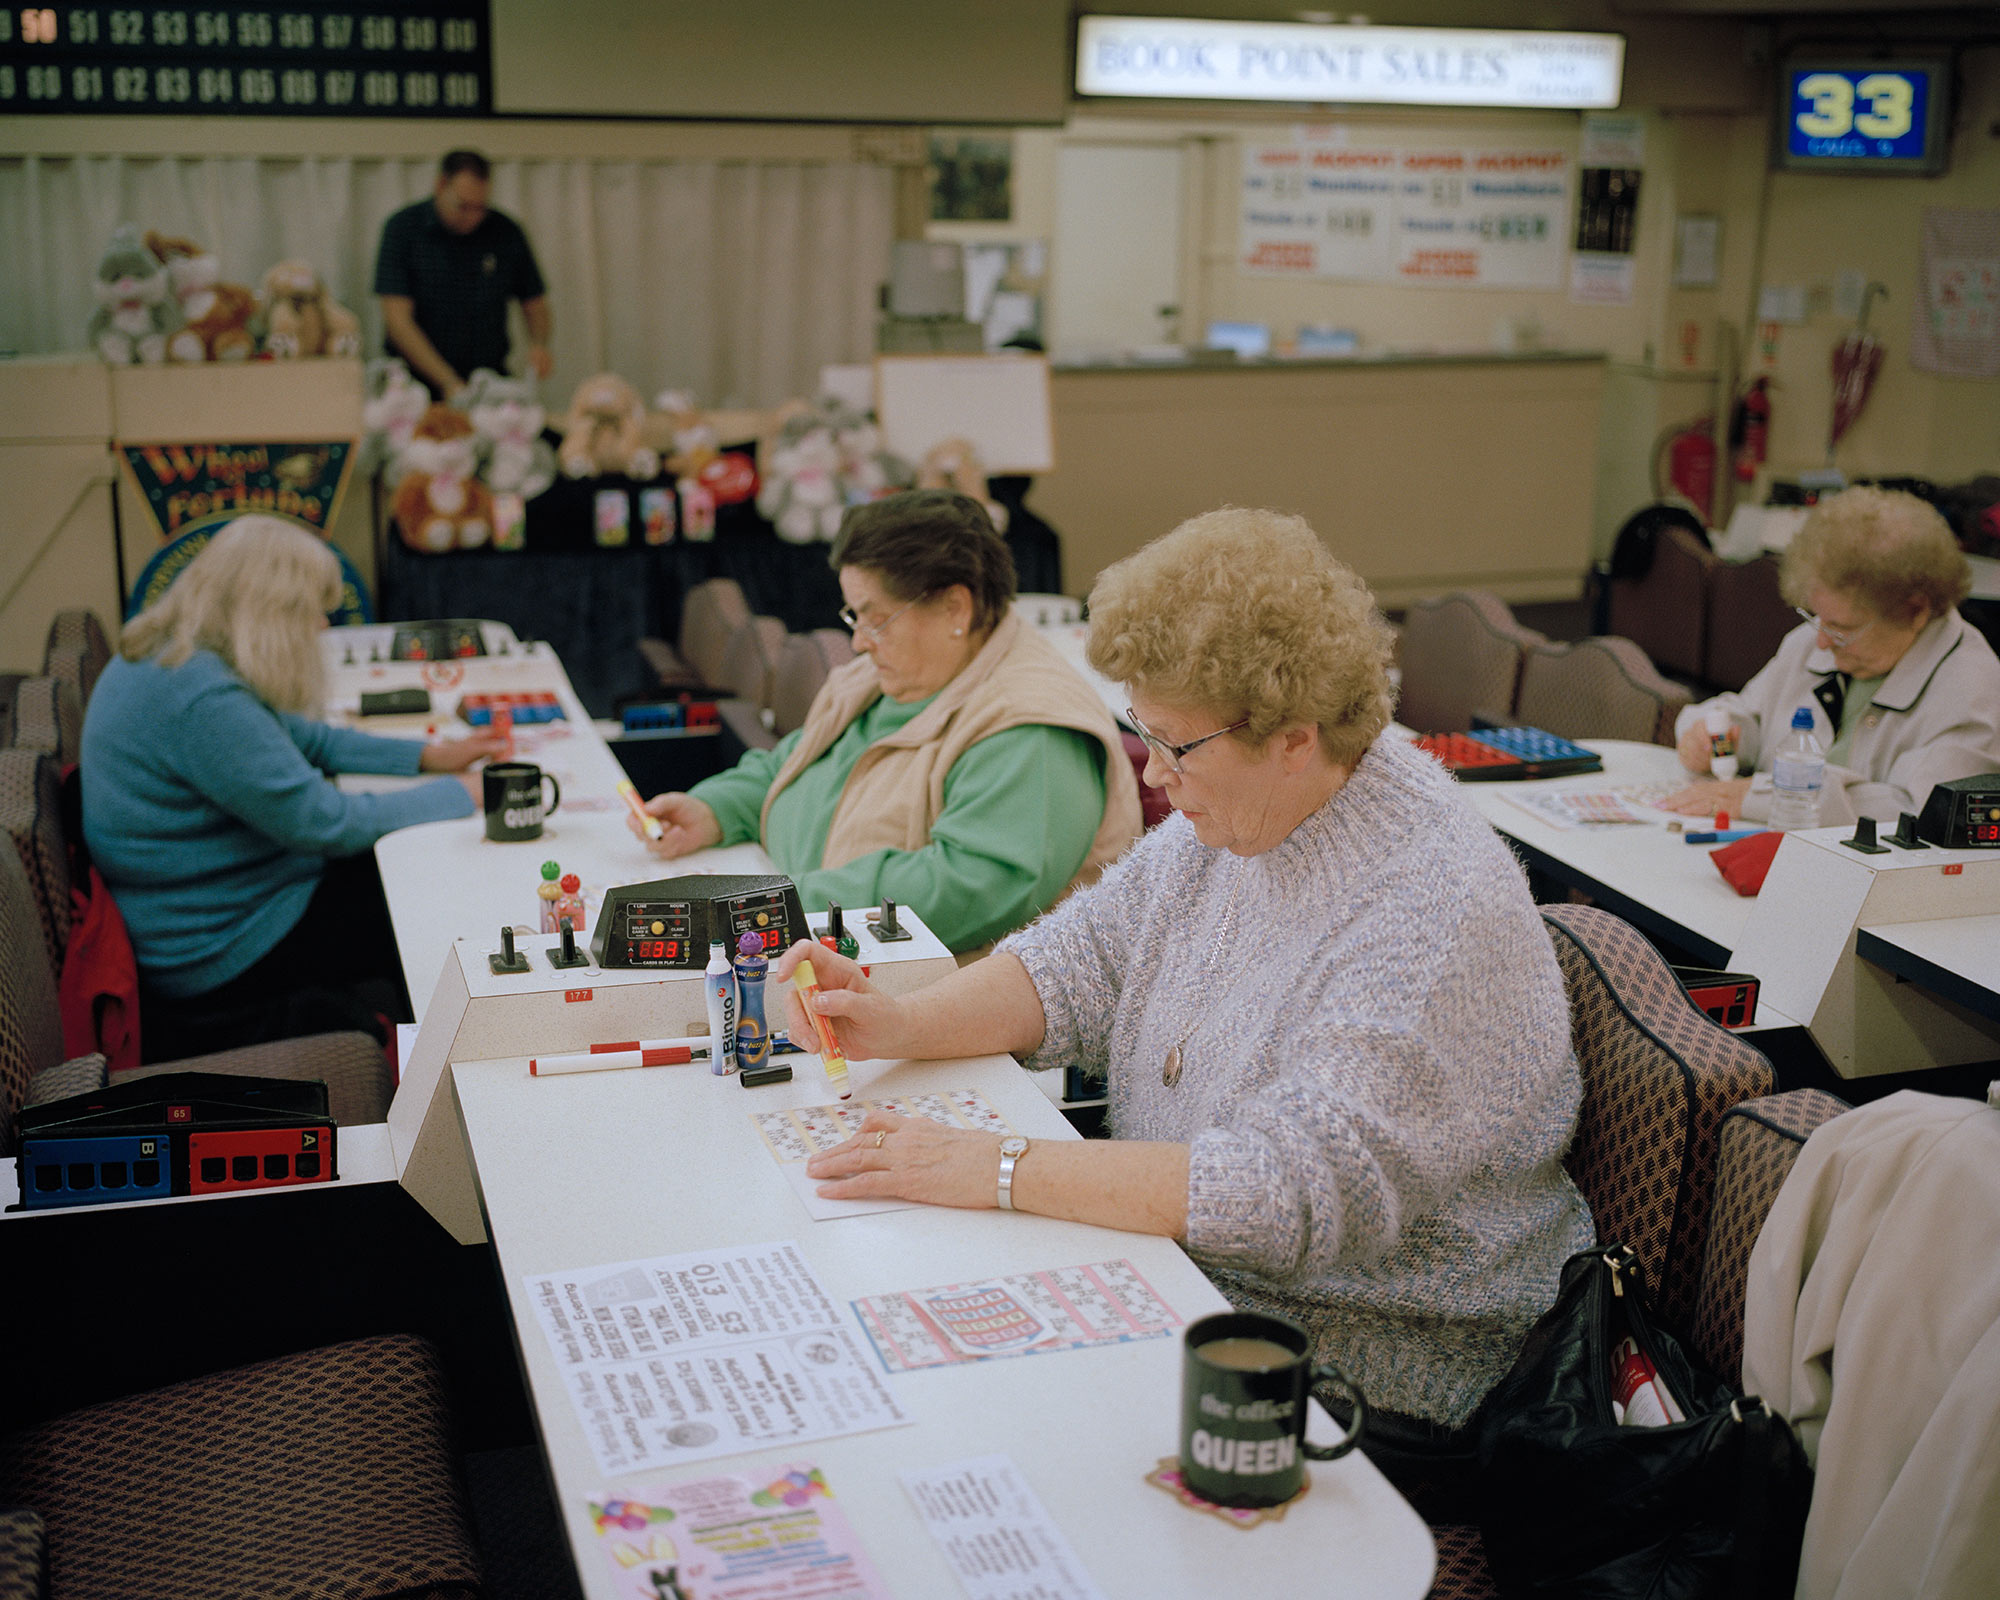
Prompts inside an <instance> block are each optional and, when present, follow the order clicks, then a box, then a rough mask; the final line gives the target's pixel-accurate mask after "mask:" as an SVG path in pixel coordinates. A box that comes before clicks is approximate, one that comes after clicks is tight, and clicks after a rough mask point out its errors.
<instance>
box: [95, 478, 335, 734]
mask: <svg viewBox="0 0 2000 1600" xmlns="http://www.w3.org/2000/svg"><path fill="white" fill-rule="evenodd" d="M339 604H340V562H339V560H338V559H337V558H336V557H335V556H334V553H333V552H332V551H331V550H329V549H328V548H327V547H326V545H325V543H324V542H323V541H322V540H320V539H319V538H318V537H317V536H315V535H313V534H310V533H308V532H306V530H305V529H303V528H301V527H299V526H297V525H296V524H294V523H291V522H288V521H286V520H284V519H283V518H281V517H263V516H248V517H238V518H237V519H236V520H235V521H234V522H232V523H230V524H229V525H228V526H227V527H225V528H223V529H221V530H220V531H219V532H218V533H217V534H216V535H215V537H214V538H212V539H210V540H209V541H208V543H207V544H206V545H204V546H203V547H202V550H201V553H200V554H199V555H197V556H196V557H195V558H194V560H192V561H190V562H189V563H188V564H187V570H186V571H184V572H183V573H182V574H181V575H180V576H179V577H178V578H176V579H175V580H174V584H173V587H172V588H171V589H169V590H168V591H167V592H166V593H165V594H163V595H161V596H160V598H159V599H158V600H156V601H154V602H153V604H151V605H150V606H148V607H147V608H146V609H145V610H144V611H142V612H140V613H139V615H138V616H136V617H134V618H133V619H132V620H131V621H130V622H128V623H126V624H125V630H124V633H123V636H122V637H121V638H120V639H119V642H118V653H119V654H120V655H122V656H124V657H125V659H126V660H128V661H144V660H145V659H146V658H147V657H149V656H156V657H157V658H158V660H159V664H160V665H161V666H163V667H178V666H180V665H181V664H182V663H183V662H184V661H186V660H187V659H188V657H189V656H191V655H193V654H194V653H195V651H197V650H211V651H213V652H214V653H215V654H216V655H218V656H220V657H222V659H223V660H224V661H226V662H227V663H228V664H229V667H230V669H231V670H232V671H233V672H234V673H235V674H236V675H237V677H239V678H241V679H242V680H243V681H244V682H245V683H246V684H248V685H249V686H250V689H251V692H252V693H254V694H255V695H256V696H257V698H258V699H260V700H262V701H263V702H264V703H265V704H266V705H267V706H270V707H271V708H272V709H273V710H274V711H296V712H304V713H315V712H317V711H318V710H319V708H320V705H321V702H322V701H323V700H324V699H325V695H326V663H325V661H324V660H323V659H322V658H321V656H320V647H319V624H320V623H322V622H324V621H325V620H326V614H327V613H328V612H329V611H331V610H332V609H333V608H334V607H335V606H337V605H339Z"/></svg>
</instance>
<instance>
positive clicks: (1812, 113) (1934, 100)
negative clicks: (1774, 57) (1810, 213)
mask: <svg viewBox="0 0 2000 1600" xmlns="http://www.w3.org/2000/svg"><path fill="white" fill-rule="evenodd" d="M1950 93H1951V71H1950V65H1949V63H1948V62H1946V61H1943V60H1913V59H1908V58H1894V59H1886V60H1880V61H1848V60H1832V59H1827V58H1822V57H1813V58H1808V57H1804V56H1794V57H1792V58H1791V59H1790V60H1789V61H1787V62H1786V63H1785V65H1784V68H1783V71H1782V77H1781V80H1780V84H1779V101H1778V104H1779V108H1780V110H1779V116H1780V122H1779V127H1778V137H1777V149H1776V158H1777V164H1778V165H1779V166H1780V167H1783V168H1785V169H1787V170H1789V171H1793V172H1832V173H1843V174H1854V173H1903V174H1906V175H1907V174H1913V173H1914V174H1924V173H1936V172H1942V171H1944V169H1945V165H1946V161H1947V159H1948V156H1949V153H1950V129H1951V118H1950V115H1949V105H1948V102H1949V98H1950Z"/></svg>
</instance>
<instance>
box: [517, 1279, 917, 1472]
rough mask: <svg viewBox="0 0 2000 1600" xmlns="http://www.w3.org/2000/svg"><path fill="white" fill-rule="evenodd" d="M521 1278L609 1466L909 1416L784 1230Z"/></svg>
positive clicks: (703, 1456)
mask: <svg viewBox="0 0 2000 1600" xmlns="http://www.w3.org/2000/svg"><path fill="white" fill-rule="evenodd" d="M525 1281H526V1283H527V1286H528V1293H529V1296H530V1298H532V1299H533V1301H534V1303H535V1312H536V1316H537V1318H538V1319H539V1320H540V1322H541V1324H542V1331H543V1333H544V1334H545V1335H546V1336H547V1338H548V1341H549V1349H550V1352H551V1353H552V1354H553V1355H554V1357H555V1361H556V1365H557V1366H558V1367H559V1368H561V1369H562V1375H563V1385H564V1387H565V1388H566V1389H567V1390H568V1391H569V1396H570V1401H571V1403H572V1404H573V1405H574V1406H575V1407H576V1412H577V1419H578V1421H579V1422H580V1423H581V1424H582V1426H583V1431H584V1433H585V1435H586V1436H587V1437H588V1438H589V1440H590V1445H591V1450H592V1452H593V1453H594V1454H595V1455H596V1457H597V1464H598V1467H599V1469H600V1470H601V1471H602V1472H604V1473H605V1474H606V1476H615V1475H618V1474H621V1473H627V1472H636V1471H640V1470H642V1469H645V1468H648V1467H658V1466H678V1465H682V1464H684V1463H687V1462H693V1461H703V1460H707V1459H709V1458H710V1457H713V1456H722V1455H731V1454H735V1453H737V1452H740V1451H744V1450H754V1449H762V1448H764V1447H765V1446H768V1445H784V1444H792V1443H799V1442H803V1441H805V1440H808V1439H825V1438H830V1437H833V1436H834V1435H837V1434H844V1433H865V1432H868V1431H870V1430H872V1429H875V1428H888V1427H896V1426H900V1425H901V1424H903V1423H906V1422H908V1421H909V1418H908V1417H906V1416H905V1415H904V1414H903V1411H902V1409H901V1408H900V1407H899V1406H898V1405H897V1404H896V1401H895V1397H894V1396H893V1395H891V1394H890V1393H889V1390H888V1388H887V1387H886V1386H885V1385H884V1384H883V1382H882V1379H881V1376H880V1374H879V1373H878V1372H877V1371H876V1370H875V1367H874V1364H873V1363H871V1362H870V1361H869V1360H868V1359H867V1357H866V1354H865V1352H864V1348H863V1346H862V1345H861V1343H860V1341H859V1340H857V1339H856V1338H855V1336H854V1334H853V1332H852V1330H851V1329H849V1328H848V1327H847V1326H846V1323H845V1320H844V1319H843V1318H842V1317H841V1316H840V1314H839V1311H838V1309H837V1308H836V1307H835V1305H834V1303H833V1302H832V1301H831V1300H830V1299H828V1298H827V1295H826V1292H825V1291H824V1290H823V1289H822V1288H821V1287H820V1285H819V1281H818V1280H817V1279H816V1278H815V1277H814V1276H813V1274H812V1269H811V1268H810V1267H808V1266H807V1265H806V1264H805V1262H804V1260H803V1259H802V1258H801V1257H800V1255H799V1253H798V1246H797V1245H795V1244H793V1243H791V1242H790V1241H789V1240H787V1241H781V1242H778V1243H774V1244H764V1245H751V1246H746V1247H739V1248H729V1249H719V1250H698V1251H691V1252H689V1253H688V1254H686V1255H678V1256H658V1257H654V1258H653V1259H651V1260H646V1261H623V1262H618V1263H616V1264H614V1265H611V1266H602V1267H586V1268H581V1269H578V1270H574V1271H567V1272H553V1273H531V1274H529V1275H528V1276H527V1278H526V1280H525Z"/></svg>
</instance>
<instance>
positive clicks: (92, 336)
mask: <svg viewBox="0 0 2000 1600" xmlns="http://www.w3.org/2000/svg"><path fill="white" fill-rule="evenodd" d="M95 287H96V293H97V309H96V310H95V311H93V312H92V313H91V314H90V327H89V329H88V330H87V333H86V337H88V338H89V340H90V343H91V348H93V349H94V350H96V352H97V353H98V354H99V355H100V356H102V357H103V358H104V359H105V360H106V361H109V362H110V363H112V365H114V366H121V367H122V366H125V365H126V364H128V363H130V362H134V361H140V362H144V363H146V364H147V365H149V366H150V365H154V364H157V363H159V362H162V361H164V360H166V359H167V341H168V340H169V339H171V338H172V337H173V336H174V334H175V333H177V332H179V330H180V326H181V311H180V306H179V304H178V302H176V301H175V299H174V297H173V289H172V286H171V284H170V283H169V282H168V278H167V269H166V266H165V264H164V263H163V262H161V260H160V258H159V257H158V256H156V255H154V254H153V252H152V251H150V250H148V249H147V248H146V247H145V245H144V244H142V243H141V242H140V240H139V230H138V229H137V228H135V227H133V226H132V225H131V224H130V223H129V222H128V223H126V224H125V225H124V226H122V227H120V228H119V229H118V231H117V232H116V233H114V234H112V236H111V243H110V244H108V245H107V246H105V250H104V254H103V256H102V257H101V258H100V259H99V261H98V263H97V283H96V286H95Z"/></svg>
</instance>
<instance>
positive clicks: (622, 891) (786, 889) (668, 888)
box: [591, 874, 810, 972]
mask: <svg viewBox="0 0 2000 1600" xmlns="http://www.w3.org/2000/svg"><path fill="white" fill-rule="evenodd" d="M746 933H751V934H755V935H756V936H757V939H758V942H759V943H761V944H762V945H763V947H764V954H765V955H767V956H772V957H775V956H778V955H780V954H782V953H783V952H784V950H785V948H786V947H787V946H788V945H790V944H792V943H793V942H794V941H796V940H799V939H804V938H807V937H809V936H810V935H809V933H808V930H807V927H806V919H805V913H804V911H803V910H802V909H801V908H800V905H799V891H798V889H797V887H796V886H795V885H794V884H793V883H792V880H791V879H789V878H786V877H780V876H777V875H775V874H772V875H766V876H740V877H729V876H720V875H716V876H698V877H687V878H665V879H660V880H658V881H656V882H653V883H633V884H623V885H620V886H619V887H616V888H613V889H609V890H607V891H606V892H605V896H604V904H603V906H602V907H601V908H600V909H599V911H598V914H597V929H596V932H595V933H594V934H593V935H592V936H591V948H592V952H593V954H595V956H596V957H597V961H598V964H599V965H600V966H604V967H660V968H666V969H669V970H679V971H683V972H699V971H701V970H702V968H704V967H706V966H707V965H708V947H709V944H710V942H711V941H713V940H718V939H719V940H721V941H722V944H723V948H724V949H725V950H726V951H727V952H728V953H729V954H730V955H731V956H732V957H733V956H734V955H735V954H736V953H737V949H736V946H737V941H738V939H740V938H741V937H742V936H743V935H744V934H746Z"/></svg>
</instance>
